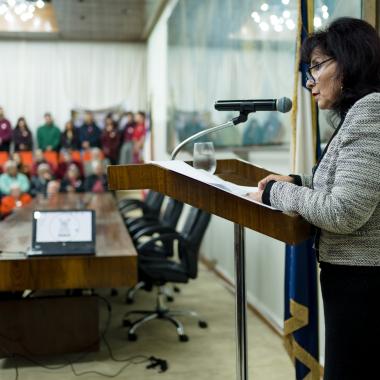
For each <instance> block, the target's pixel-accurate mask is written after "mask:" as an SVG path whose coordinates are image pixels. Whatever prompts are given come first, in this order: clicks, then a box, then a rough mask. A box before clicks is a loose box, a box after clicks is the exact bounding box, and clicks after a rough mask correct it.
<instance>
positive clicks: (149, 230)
mask: <svg viewBox="0 0 380 380" xmlns="http://www.w3.org/2000/svg"><path fill="white" fill-rule="evenodd" d="M170 233H177V231H176V230H175V229H173V228H171V227H167V226H162V225H156V226H151V227H146V228H143V229H142V230H140V231H139V232H137V233H136V234H135V235H134V236H133V239H134V240H135V241H137V240H139V239H140V238H141V236H144V235H145V236H146V235H148V236H151V235H153V234H170Z"/></svg>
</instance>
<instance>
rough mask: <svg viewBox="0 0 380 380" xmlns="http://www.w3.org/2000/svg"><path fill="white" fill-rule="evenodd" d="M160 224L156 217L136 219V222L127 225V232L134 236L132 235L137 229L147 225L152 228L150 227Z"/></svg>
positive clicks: (139, 229)
mask: <svg viewBox="0 0 380 380" xmlns="http://www.w3.org/2000/svg"><path fill="white" fill-rule="evenodd" d="M144 219H145V218H144ZM160 226H161V224H160V222H158V221H157V219H152V220H139V221H136V223H132V225H128V232H129V234H130V235H131V236H132V237H133V238H134V235H136V234H137V233H138V232H139V231H141V230H143V229H146V228H148V227H149V228H152V227H160ZM150 235H152V234H150Z"/></svg>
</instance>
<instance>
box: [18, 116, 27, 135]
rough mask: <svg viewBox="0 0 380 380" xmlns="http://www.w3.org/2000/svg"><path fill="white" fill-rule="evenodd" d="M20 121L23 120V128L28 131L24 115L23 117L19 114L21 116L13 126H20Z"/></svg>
mask: <svg viewBox="0 0 380 380" xmlns="http://www.w3.org/2000/svg"><path fill="white" fill-rule="evenodd" d="M20 121H23V122H24V124H25V129H26V130H27V131H29V127H28V124H27V122H26V120H25V117H23V116H21V117H19V118H18V120H17V123H16V127H15V128H20V126H19V124H20Z"/></svg>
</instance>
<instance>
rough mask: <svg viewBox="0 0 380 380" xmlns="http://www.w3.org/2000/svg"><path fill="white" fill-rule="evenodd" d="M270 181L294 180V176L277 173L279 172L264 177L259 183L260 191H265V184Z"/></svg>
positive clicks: (291, 181)
mask: <svg viewBox="0 0 380 380" xmlns="http://www.w3.org/2000/svg"><path fill="white" fill-rule="evenodd" d="M269 181H277V182H290V183H293V182H294V178H293V177H290V176H288V175H277V174H270V175H268V176H267V177H265V178H263V179H262V180H261V181H260V182H259V184H258V185H257V186H258V188H259V192H260V191H261V192H262V191H263V190H264V189H265V186H266V185H267V183H268V182H269Z"/></svg>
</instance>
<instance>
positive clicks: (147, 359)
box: [0, 294, 169, 380]
mask: <svg viewBox="0 0 380 380" xmlns="http://www.w3.org/2000/svg"><path fill="white" fill-rule="evenodd" d="M95 296H96V297H98V298H99V299H100V300H102V301H103V302H104V303H105V304H106V306H107V310H108V317H107V322H106V326H105V328H104V330H103V332H101V333H100V339H98V340H97V341H96V342H95V343H93V344H91V345H89V346H87V347H86V348H84V349H89V348H91V347H93V346H94V345H97V344H99V342H100V341H101V340H103V342H104V344H105V346H106V348H107V352H108V355H109V357H110V359H111V360H112V361H114V362H119V363H120V362H125V363H126V364H125V365H124V366H122V367H121V368H120V369H119V370H118V371H117V372H116V373H114V374H107V373H103V372H99V371H84V372H77V371H76V369H75V367H74V364H76V363H78V362H80V361H81V360H83V359H84V358H85V357H86V356H88V355H89V352H86V353H84V354H82V355H80V356H79V357H78V358H77V359H76V360H73V361H71V360H69V359H67V358H66V363H65V364H61V365H57V366H48V365H45V364H43V363H41V362H39V361H37V360H35V359H33V358H32V357H30V356H26V355H22V354H12V353H10V352H8V351H6V350H5V349H4V348H3V347H1V348H0V349H1V350H3V352H4V353H5V354H6V357H8V358H10V359H14V360H15V367H14V368H15V380H19V375H20V374H19V367H18V362H17V359H18V358H21V359H24V360H26V361H29V362H31V363H33V364H35V365H37V366H39V367H41V368H45V369H47V370H52V371H54V370H59V369H62V368H65V367H67V366H69V367H70V369H71V372H72V373H73V374H74V376H77V377H79V376H84V375H89V374H96V375H99V376H103V377H107V378H115V377H117V376H119V375H120V374H121V373H122V372H123V371H124V370H125V369H126V368H127V367H129V366H130V365H132V364H134V365H138V364H143V363H148V364H147V365H146V369H155V368H158V370H159V371H158V372H159V373H162V372H165V371H167V370H168V368H169V366H168V363H167V361H166V360H164V359H160V358H156V357H154V356H146V355H134V356H131V357H127V358H123V359H120V358H116V357H115V355H114V354H113V351H112V348H111V345H110V344H109V342H108V340H107V338H106V334H107V332H108V330H109V327H110V324H111V319H112V318H111V317H112V306H111V304H110V302H109V301H108V300H107V299H106V298H105V297H103V296H100V295H98V294H95ZM0 338H2V339H5V340H8V341H10V342H13V343H18V344H20V342H18V340H16V339H13V338H10V337H7V336H5V335H2V334H0ZM20 345H21V347H22V348H23V349H24V350H25V351H26V352H28V353H29V355H31V356H33V353H32V352H30V351H29V349H28V348H27V347H25V346H24V345H23V344H20Z"/></svg>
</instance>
